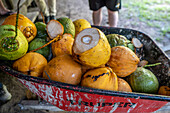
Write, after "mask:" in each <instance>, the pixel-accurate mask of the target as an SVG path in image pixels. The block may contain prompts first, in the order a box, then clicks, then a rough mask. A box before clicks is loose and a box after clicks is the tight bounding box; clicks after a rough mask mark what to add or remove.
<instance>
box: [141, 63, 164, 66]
mask: <svg viewBox="0 0 170 113" xmlns="http://www.w3.org/2000/svg"><path fill="white" fill-rule="evenodd" d="M160 64H161V63H155V64H148V65H145V66H143V67H151V66H157V65H160Z"/></svg>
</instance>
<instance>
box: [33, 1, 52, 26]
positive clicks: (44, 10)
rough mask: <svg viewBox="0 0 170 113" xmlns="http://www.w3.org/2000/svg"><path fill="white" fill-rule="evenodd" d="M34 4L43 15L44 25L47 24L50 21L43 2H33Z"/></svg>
mask: <svg viewBox="0 0 170 113" xmlns="http://www.w3.org/2000/svg"><path fill="white" fill-rule="evenodd" d="M35 2H36V4H37V6H38V8H39V9H40V11H41V12H42V13H43V14H44V17H45V23H48V22H49V21H50V17H49V11H48V8H47V4H46V2H45V0H35Z"/></svg>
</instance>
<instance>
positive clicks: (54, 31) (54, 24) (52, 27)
mask: <svg viewBox="0 0 170 113" xmlns="http://www.w3.org/2000/svg"><path fill="white" fill-rule="evenodd" d="M47 33H48V35H49V37H50V39H54V38H56V37H57V36H58V35H62V34H63V33H64V27H63V25H62V24H61V23H60V22H59V21H57V20H51V21H50V22H48V24H47Z"/></svg>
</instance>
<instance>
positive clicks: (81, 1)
mask: <svg viewBox="0 0 170 113" xmlns="http://www.w3.org/2000/svg"><path fill="white" fill-rule="evenodd" d="M134 1H135V0H131V1H125V0H122V9H121V10H120V12H119V23H118V27H123V28H131V29H135V30H139V31H141V32H143V33H145V34H147V35H149V36H150V37H152V38H153V40H154V41H155V42H156V43H157V44H158V46H159V47H160V48H161V49H162V50H164V51H166V52H167V53H168V50H170V46H169V43H170V26H169V25H170V18H169V17H170V15H169V14H170V13H169V12H170V2H169V1H168V0H162V1H161V0H150V2H149V1H147V0H138V1H135V2H134ZM56 8H57V18H59V17H63V16H67V17H69V18H70V19H72V21H74V20H76V19H80V18H83V19H86V20H88V21H89V22H90V23H91V24H92V25H93V22H92V11H90V10H89V6H88V0H57V6H56ZM102 12H103V21H102V24H101V26H108V20H107V19H108V15H107V9H106V8H105V7H104V8H103V10H102ZM0 78H1V79H0V82H2V83H4V84H5V85H6V86H7V88H8V90H9V92H10V93H11V94H12V99H11V100H10V101H9V102H7V103H6V104H4V105H3V106H1V108H0V113H46V112H48V111H44V110H27V111H25V110H21V109H20V107H19V106H18V103H19V102H20V101H21V100H22V99H24V98H25V91H26V88H25V87H24V86H23V85H22V84H21V83H19V82H18V81H17V79H16V78H14V77H12V76H10V75H7V74H5V73H4V72H0ZM51 112H52V111H50V113H51Z"/></svg>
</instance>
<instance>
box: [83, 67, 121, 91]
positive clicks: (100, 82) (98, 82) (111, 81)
mask: <svg viewBox="0 0 170 113" xmlns="http://www.w3.org/2000/svg"><path fill="white" fill-rule="evenodd" d="M81 86H84V87H90V88H96V89H104V90H113V91H117V90H118V79H117V76H116V74H115V73H114V72H113V71H112V69H111V68H109V67H103V68H96V69H92V70H89V71H87V72H86V73H85V74H84V75H83V77H82V81H81Z"/></svg>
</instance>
